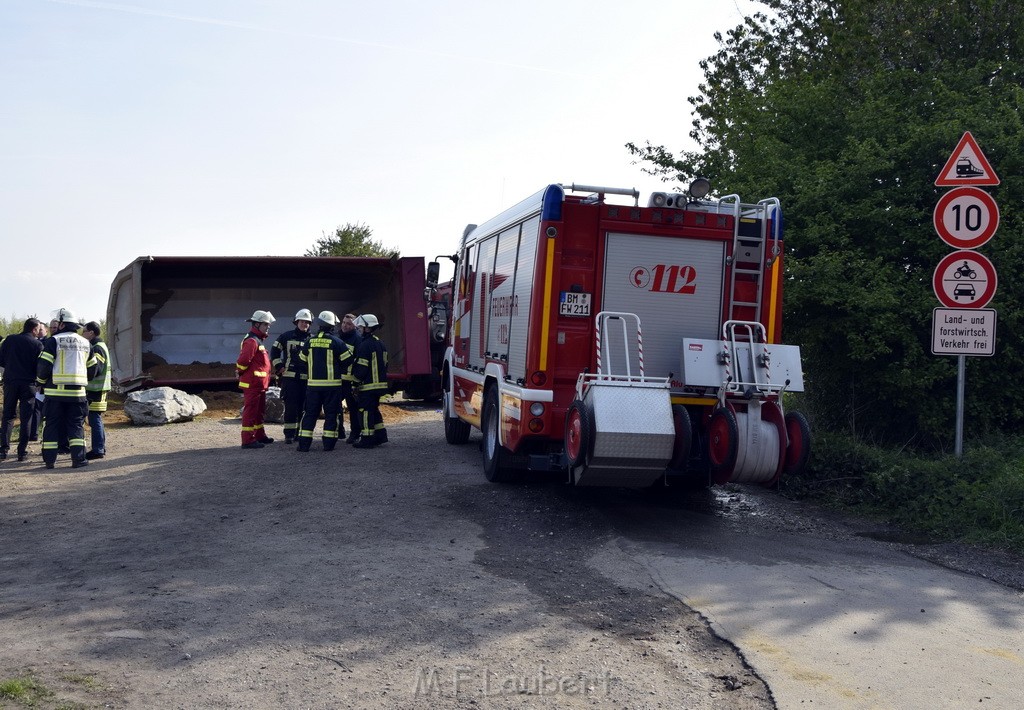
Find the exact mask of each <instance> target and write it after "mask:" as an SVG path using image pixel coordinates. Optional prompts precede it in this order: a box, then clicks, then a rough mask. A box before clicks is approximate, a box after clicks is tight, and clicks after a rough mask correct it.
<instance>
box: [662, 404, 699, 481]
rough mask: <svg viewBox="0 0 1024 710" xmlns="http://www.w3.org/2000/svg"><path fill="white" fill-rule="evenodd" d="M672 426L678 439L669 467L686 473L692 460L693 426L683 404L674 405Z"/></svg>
mask: <svg viewBox="0 0 1024 710" xmlns="http://www.w3.org/2000/svg"><path fill="white" fill-rule="evenodd" d="M672 424H673V426H674V428H675V431H676V438H675V441H674V442H673V443H672V458H671V459H670V460H669V462H668V467H669V468H671V469H673V470H674V471H685V470H686V465H687V463H688V462H689V460H690V445H691V444H692V442H693V425H692V423H691V422H690V413H689V412H688V411H686V407H684V406H683V405H681V404H673V405H672Z"/></svg>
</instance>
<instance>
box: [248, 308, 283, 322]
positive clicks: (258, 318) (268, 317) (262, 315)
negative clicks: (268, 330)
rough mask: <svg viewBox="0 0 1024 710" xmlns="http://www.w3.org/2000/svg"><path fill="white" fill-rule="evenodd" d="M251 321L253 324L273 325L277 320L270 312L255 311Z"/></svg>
mask: <svg viewBox="0 0 1024 710" xmlns="http://www.w3.org/2000/svg"><path fill="white" fill-rule="evenodd" d="M249 320H250V321H252V322H253V323H273V322H274V321H275V320H277V318H274V314H273V313H271V312H270V311H253V312H252V315H251V316H249Z"/></svg>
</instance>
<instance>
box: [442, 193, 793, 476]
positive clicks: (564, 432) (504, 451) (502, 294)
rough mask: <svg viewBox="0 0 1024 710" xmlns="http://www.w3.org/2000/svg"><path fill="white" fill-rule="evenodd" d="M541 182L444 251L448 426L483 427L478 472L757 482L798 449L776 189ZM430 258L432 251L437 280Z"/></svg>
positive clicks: (459, 435) (454, 435) (456, 432)
mask: <svg viewBox="0 0 1024 710" xmlns="http://www.w3.org/2000/svg"><path fill="white" fill-rule="evenodd" d="M708 189H709V185H708V183H707V181H706V180H703V179H698V180H695V181H694V182H693V183H692V184H691V185H690V188H689V191H688V193H687V194H683V193H665V192H658V193H654V194H653V195H651V197H650V199H649V201H648V203H647V205H646V206H640V203H639V197H640V195H639V193H638V192H637V191H635V190H632V189H621V188H608V187H595V186H587V185H576V184H573V185H557V184H554V185H548V186H547V187H545V188H544V189H543V190H541V191H540V192H538V193H537V194H535V195H532V196H531V197H528V198H527V199H525V200H523V201H522V202H520V203H519V204H517V205H515V206H514V207H512V208H510V209H508V210H506V211H505V212H502V213H501V214H499V215H498V216H496V217H494V218H493V219H491V220H489V221H487V222H485V223H484V224H482V225H480V226H476V225H469V226H468V227H467V228H466V230H465V232H464V233H463V236H462V241H461V245H460V247H459V252H458V254H457V255H455V257H454V258H455V260H456V271H455V277H454V284H453V303H452V312H451V328H450V331H449V340H448V347H447V350H446V353H445V359H444V364H443V369H442V388H443V392H444V394H443V418H444V428H445V438H446V439H447V441H448V443H450V444H464V443H466V442H467V441H468V439H469V436H470V433H471V430H472V429H473V428H477V429H480V430H481V431H482V432H483V442H482V449H483V464H484V473H485V474H486V476H487V478H488V480H491V481H503V480H509V479H511V478H512V477H514V476H515V475H516V472H517V471H519V470H523V469H526V470H534V471H536V470H540V471H553V472H562V473H563V474H564V475H566V477H567V480H568V481H569V482H570V483H573V484H576V485H606V486H628V487H646V486H652V485H654V486H658V485H667V486H673V485H679V484H684V485H694V484H697V485H709V484H713V483H726V482H730V481H732V482H745V483H760V484H765V485H770V484H772V483H774V482H775V481H777V480H778V478H779V476H780V475H782V474H783V473H785V472H790V471H794V470H798V469H799V468H801V467H802V466H803V465H804V463H805V462H806V460H807V456H808V453H809V450H810V431H809V427H808V423H807V420H806V418H805V417H804V416H803V415H802V414H800V413H799V412H788V413H787V412H784V411H783V394H784V393H785V392H787V391H789V392H799V391H802V390H803V385H804V383H803V372H802V369H801V364H800V350H799V348H798V347H796V346H792V345H783V344H780V342H779V341H780V337H781V333H782V288H783V278H782V257H783V243H782V212H781V208H780V205H779V201H778V200H777V199H775V198H772V199H767V200H762V201H760V202H757V203H756V204H747V203H744V202H742V201H741V200H740V198H739V196H738V195H729V196H727V197H723V198H721V199H717V200H713V199H708V198H707V193H708ZM437 271H438V265H437V264H436V263H432V264H431V265H430V267H429V268H428V282H431V281H433V282H436V274H437Z"/></svg>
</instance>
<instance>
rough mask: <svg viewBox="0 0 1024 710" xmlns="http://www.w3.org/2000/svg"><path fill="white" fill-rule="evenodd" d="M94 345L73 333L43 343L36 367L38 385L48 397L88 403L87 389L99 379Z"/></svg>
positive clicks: (63, 333) (63, 334)
mask: <svg viewBox="0 0 1024 710" xmlns="http://www.w3.org/2000/svg"><path fill="white" fill-rule="evenodd" d="M96 369H97V361H96V357H95V356H94V355H93V354H92V345H91V344H90V343H89V341H88V340H86V339H85V338H83V337H82V336H81V335H79V334H78V333H76V332H74V331H63V332H60V333H57V334H56V335H55V336H53V337H52V338H47V339H46V341H45V342H44V343H43V351H42V352H41V353H39V360H38V362H37V363H36V382H38V383H39V384H40V385H42V386H43V394H44V395H45V396H46V397H61V398H64V399H82V400H84V399H85V386H86V385H87V384H89V380H91V379H92V378H93V377H95V375H96Z"/></svg>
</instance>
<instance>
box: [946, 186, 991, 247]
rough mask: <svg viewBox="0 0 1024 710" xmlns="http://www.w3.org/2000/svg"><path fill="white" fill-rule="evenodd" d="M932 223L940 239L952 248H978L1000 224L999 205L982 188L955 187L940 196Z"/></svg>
mask: <svg viewBox="0 0 1024 710" xmlns="http://www.w3.org/2000/svg"><path fill="white" fill-rule="evenodd" d="M932 224H934V225H935V231H936V232H938V233H939V237H941V238H942V241H944V242H946V244H948V245H949V246H951V247H953V248H954V249H977V248H978V247H980V246H981V245H982V244H984V243H985V242H987V241H988V240H989V239H991V238H992V235H993V234H995V233H996V229H997V228H998V227H999V207H997V206H996V201H995V200H993V199H992V196H991V195H989V194H988V193H987V192H985V191H984V190H979V189H978V188H976V187H958V188H956V189H955V190H950V191H949V192H947V193H946V194H945V195H943V196H942V197H941V198H940V199H939V203H938V204H937V205H935V211H934V212H933V213H932Z"/></svg>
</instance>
